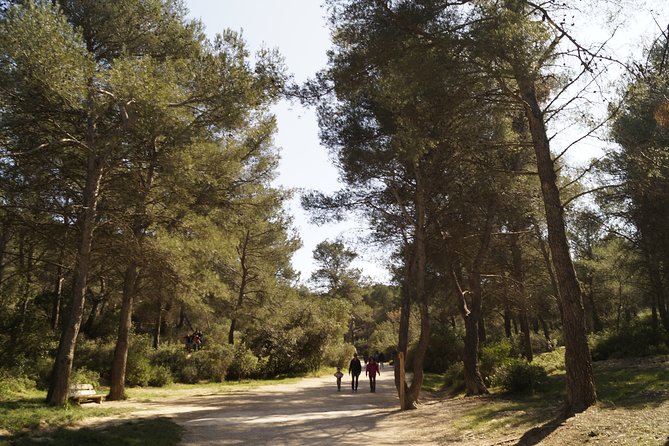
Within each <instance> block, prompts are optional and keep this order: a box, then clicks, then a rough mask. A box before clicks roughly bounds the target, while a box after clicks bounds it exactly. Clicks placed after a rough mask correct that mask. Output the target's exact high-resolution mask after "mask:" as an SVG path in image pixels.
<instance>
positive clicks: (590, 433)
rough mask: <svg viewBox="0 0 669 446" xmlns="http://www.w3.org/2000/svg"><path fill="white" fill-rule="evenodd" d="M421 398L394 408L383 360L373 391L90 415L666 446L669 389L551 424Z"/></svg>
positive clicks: (290, 390)
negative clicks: (410, 406) (471, 421)
mask: <svg viewBox="0 0 669 446" xmlns="http://www.w3.org/2000/svg"><path fill="white" fill-rule="evenodd" d="M429 398H430V397H429V395H424V396H423V397H422V404H421V407H420V408H419V409H418V410H412V411H400V410H399V409H398V401H397V395H396V393H395V387H394V383H393V370H392V368H390V367H387V366H386V367H385V369H384V370H383V371H382V372H381V376H380V377H379V379H378V383H377V391H376V393H370V392H369V382H368V380H367V379H365V378H364V376H363V377H361V379H360V387H359V390H358V392H352V391H351V388H350V378H349V377H348V376H346V377H345V378H344V382H343V384H342V390H341V392H337V388H336V385H335V379H334V377H332V376H328V377H322V378H306V379H303V380H301V381H299V382H296V383H291V384H280V385H268V386H262V387H256V388H253V389H250V390H247V391H237V392H233V393H230V394H224V395H221V394H217V395H207V394H193V393H189V394H181V395H173V396H170V397H168V398H157V399H155V400H152V401H143V402H142V401H136V400H135V401H122V402H105V403H104V404H105V405H108V406H113V405H118V406H125V407H130V408H132V409H133V412H132V413H131V414H130V415H126V416H123V417H121V418H118V417H116V418H114V419H111V420H110V419H107V420H103V419H99V418H98V419H92V420H91V421H92V422H93V423H95V424H98V423H105V422H119V421H123V419H125V420H127V419H128V418H145V417H152V416H168V417H171V418H172V419H173V420H174V421H175V422H177V423H178V424H180V425H181V426H183V427H185V428H186V433H185V434H184V437H183V439H182V443H181V445H182V446H195V445H197V446H222V445H247V444H248V445H273V446H274V445H278V446H298V445H299V446H302V445H334V444H336V445H358V444H364V443H370V444H374V446H395V445H397V446H399V445H403V446H406V445H416V446H417V445H420V446H433V445H467V446H493V445H495V446H502V445H504V446H511V445H517V446H521V445H522V446H526V445H537V444H538V445H541V446H563V445H577V444H592V445H630V446H642V445H643V446H645V445H652V446H669V424H668V423H667V420H669V389H668V391H667V392H666V393H662V394H657V395H655V394H654V395H640V396H639V398H637V399H638V400H639V401H636V399H635V400H634V401H630V403H629V404H628V405H623V406H613V405H611V404H607V403H600V404H598V405H596V406H593V407H591V408H590V409H588V410H587V411H586V412H584V413H582V414H578V415H577V416H575V417H572V418H570V419H568V420H564V421H562V422H560V423H559V424H557V425H552V423H548V424H545V425H542V424H541V422H540V421H535V423H532V424H531V425H530V426H528V425H527V423H518V421H519V420H521V419H527V418H528V417H529V419H532V418H533V417H532V414H527V413H524V412H522V411H521V412H519V413H516V412H514V411H513V410H511V411H507V412H500V413H497V414H496V415H495V416H494V417H492V418H490V419H489V420H487V421H485V423H484V424H480V423H479V425H478V426H472V427H471V428H470V427H468V426H467V424H463V419H466V417H467V414H470V413H471V412H472V411H474V412H475V411H476V410H477V409H478V408H481V407H483V406H485V405H487V404H494V403H496V402H499V401H500V400H499V398H498V399H495V398H494V397H473V398H446V399H433V400H430V399H429ZM547 403H548V404H547V407H559V405H560V402H559V401H551V402H547ZM537 420H539V418H538V419H537ZM544 421H545V418H544ZM469 429H472V430H469Z"/></svg>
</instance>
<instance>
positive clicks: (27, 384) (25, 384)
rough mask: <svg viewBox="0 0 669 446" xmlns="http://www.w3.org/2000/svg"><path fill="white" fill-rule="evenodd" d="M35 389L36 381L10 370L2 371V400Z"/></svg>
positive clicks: (0, 390) (0, 393)
mask: <svg viewBox="0 0 669 446" xmlns="http://www.w3.org/2000/svg"><path fill="white" fill-rule="evenodd" d="M34 389H35V381H33V380H32V379H30V378H28V377H26V376H13V373H11V372H10V371H8V370H6V371H0V401H7V400H11V399H14V398H16V397H17V396H19V395H21V394H24V393H27V392H29V391H31V390H34Z"/></svg>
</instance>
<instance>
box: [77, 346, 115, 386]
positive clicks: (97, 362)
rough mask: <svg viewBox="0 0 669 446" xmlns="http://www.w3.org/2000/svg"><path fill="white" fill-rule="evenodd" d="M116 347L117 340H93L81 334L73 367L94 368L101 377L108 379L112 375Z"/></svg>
mask: <svg viewBox="0 0 669 446" xmlns="http://www.w3.org/2000/svg"><path fill="white" fill-rule="evenodd" d="M115 347H116V344H115V341H111V340H110V341H105V340H102V339H95V340H91V339H87V338H86V337H85V336H79V339H78V340H77V352H76V354H75V355H74V364H73V367H74V368H85V369H88V370H93V371H95V372H97V373H98V374H99V375H100V377H101V378H103V379H107V380H108V379H109V378H110V375H111V364H112V359H113V358H114V348H115Z"/></svg>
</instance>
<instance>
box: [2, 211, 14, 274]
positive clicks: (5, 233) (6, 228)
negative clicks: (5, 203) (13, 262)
mask: <svg viewBox="0 0 669 446" xmlns="http://www.w3.org/2000/svg"><path fill="white" fill-rule="evenodd" d="M10 228H11V221H10V220H9V219H8V220H5V221H3V222H2V233H0V286H2V284H3V283H4V281H5V256H6V254H7V245H8V244H9V240H10V239H11V234H12V233H11V230H10Z"/></svg>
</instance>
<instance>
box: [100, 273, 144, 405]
mask: <svg viewBox="0 0 669 446" xmlns="http://www.w3.org/2000/svg"><path fill="white" fill-rule="evenodd" d="M138 276H139V270H138V266H137V264H136V263H135V262H133V261H131V262H130V265H128V267H127V268H126V270H125V278H124V280H123V302H122V304H121V317H120V320H119V326H118V337H117V339H116V348H115V349H114V359H113V360H112V368H111V380H110V382H109V395H108V396H107V399H108V400H110V401H117V400H122V399H125V370H126V367H127V365H128V347H129V339H130V328H131V327H132V303H133V300H134V297H135V288H136V285H137V277H138Z"/></svg>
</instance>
